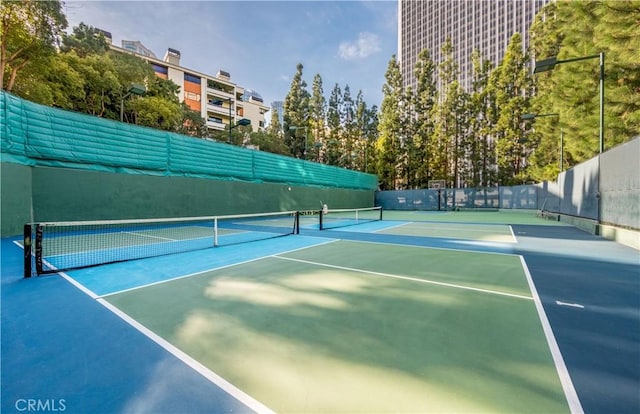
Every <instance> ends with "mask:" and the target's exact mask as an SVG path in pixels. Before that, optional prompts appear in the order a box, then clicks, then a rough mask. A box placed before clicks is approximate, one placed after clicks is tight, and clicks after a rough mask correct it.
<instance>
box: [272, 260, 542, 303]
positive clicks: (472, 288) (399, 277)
mask: <svg viewBox="0 0 640 414" xmlns="http://www.w3.org/2000/svg"><path fill="white" fill-rule="evenodd" d="M273 257H274V258H276V259H282V260H290V261H292V262H299V263H306V264H311V265H314V266H321V267H330V268H332V269H340V270H348V271H351V272H358V273H367V274H370V275H376V276H383V277H388V278H392V279H401V280H410V281H412V282H419V283H426V284H430V285H438V286H445V287H450V288H454V289H462V290H471V291H474V292H481V293H489V294H492V295H499V296H508V297H511V298H517V299H525V300H533V298H532V297H530V296H524V295H517V294H515V293H507V292H499V291H497V290H489V289H481V288H474V287H471V286H464V285H456V284H453V283H445V282H436V281H435V280H428V279H419V278H415V277H409V276H400V275H393V274H390V273H382V272H373V271H370V270H363V269H356V268H353V267H345V266H337V265H332V264H327V263H319V262H312V261H309V260H301V259H293V258H291V257H284V256H279V255H274V256H273Z"/></svg>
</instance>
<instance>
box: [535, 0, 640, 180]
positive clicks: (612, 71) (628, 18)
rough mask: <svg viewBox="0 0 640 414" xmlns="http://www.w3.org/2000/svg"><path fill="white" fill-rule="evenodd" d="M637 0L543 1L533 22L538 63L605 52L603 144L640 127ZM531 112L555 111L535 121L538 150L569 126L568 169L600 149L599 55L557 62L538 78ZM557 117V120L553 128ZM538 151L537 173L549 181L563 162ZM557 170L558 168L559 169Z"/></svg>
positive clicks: (628, 135) (550, 145) (552, 142)
mask: <svg viewBox="0 0 640 414" xmlns="http://www.w3.org/2000/svg"><path fill="white" fill-rule="evenodd" d="M639 19H640V1H638V0H633V1H631V0H624V1H598V2H553V3H550V4H548V5H547V6H545V7H544V8H543V9H542V10H541V12H540V13H539V14H538V16H537V17H536V20H535V22H534V24H533V25H532V27H531V47H532V51H533V53H534V55H535V57H536V59H537V60H541V59H544V58H546V57H549V56H558V59H559V60H564V59H572V58H579V57H586V56H591V55H598V54H599V53H601V52H603V53H604V54H605V57H606V59H605V88H604V90H605V105H604V109H605V112H604V115H605V122H604V144H605V149H607V148H611V147H612V146H614V145H616V144H619V143H622V142H625V141H627V140H629V139H631V138H632V137H633V136H635V135H636V134H637V131H638V130H640V93H639V92H640V54H639V53H640V52H639V49H638V46H637V45H638V44H639V42H640V25H638V21H640V20H639ZM534 79H535V81H536V85H537V94H536V97H535V98H534V100H533V103H532V105H533V108H534V112H538V113H557V114H559V117H558V119H557V120H549V119H545V120H536V122H535V126H534V128H533V129H534V134H535V135H534V136H535V137H536V139H537V140H538V141H539V147H544V148H557V147H558V140H559V135H560V131H564V138H565V139H564V143H565V146H564V158H565V162H566V167H571V166H573V165H575V164H577V163H579V162H582V161H584V160H586V159H589V158H591V157H593V156H595V155H596V154H597V153H598V151H599V130H600V125H599V113H600V108H599V80H600V73H599V65H598V59H597V58H594V59H590V60H585V61H581V62H575V63H567V64H562V65H558V66H556V67H555V69H554V70H553V71H550V72H546V73H540V74H537V75H536V76H535V77H534ZM556 121H557V125H556ZM552 154H553V155H554V157H553V158H554V159H551V158H549V157H544V156H542V155H541V154H536V156H535V157H532V162H533V163H535V164H534V165H532V171H535V172H536V173H535V174H536V177H537V178H538V177H540V178H546V179H551V178H555V177H553V174H554V172H555V170H554V168H550V167H547V164H548V163H549V162H552V163H553V164H552V165H553V166H556V165H558V166H559V162H558V158H557V155H556V154H558V151H553V152H552ZM558 168H559V167H558Z"/></svg>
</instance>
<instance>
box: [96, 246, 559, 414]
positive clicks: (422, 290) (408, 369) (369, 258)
mask: <svg viewBox="0 0 640 414" xmlns="http://www.w3.org/2000/svg"><path fill="white" fill-rule="evenodd" d="M531 286H532V284H531V281H530V276H529V274H528V270H527V269H526V266H525V264H524V261H523V260H522V259H521V257H520V256H516V255H506V254H495V253H478V252H463V251H453V250H445V249H432V248H424V247H413V246H400V245H393V244H377V243H368V242H356V241H344V240H341V241H332V242H327V243H324V244H320V245H317V246H313V247H311V248H304V249H299V250H295V251H292V252H288V253H280V254H275V255H271V256H267V257H264V258H261V259H257V260H253V261H248V262H245V263H242V264H236V265H231V266H227V267H222V268H219V269H216V270H211V271H207V272H204V273H200V274H197V275H193V276H190V277H186V278H182V279H178V280H172V281H167V282H165V283H160V284H153V285H150V286H146V287H140V288H137V289H132V290H128V291H123V292H120V293H114V294H112V295H107V296H105V297H104V300H106V301H108V302H109V303H110V304H111V305H113V306H115V307H117V308H118V309H120V310H121V311H122V312H124V313H125V314H126V315H128V317H130V318H132V319H133V320H135V321H137V323H140V324H141V325H143V326H144V327H145V328H146V329H148V330H149V331H151V332H153V333H154V335H157V336H158V337H159V338H160V339H158V341H160V342H163V341H166V342H167V343H168V344H170V345H171V346H174V347H176V348H178V349H179V350H181V351H182V352H184V353H185V354H187V355H188V356H189V357H190V358H193V359H194V360H196V361H198V363H200V364H202V365H203V366H204V367H206V368H208V369H209V370H211V371H212V372H214V373H216V374H217V375H219V376H220V377H222V378H224V379H225V380H226V381H228V382H229V383H230V384H233V387H237V389H238V390H241V392H242V393H246V394H248V395H250V396H251V397H252V398H254V399H256V400H257V401H259V402H260V403H261V404H264V405H265V406H266V407H269V409H271V410H274V411H276V412H283V413H288V412H289V413H290V412H313V413H316V412H343V413H345V412H350V413H353V412H359V413H373V412H405V413H406V412H456V413H459V412H492V413H498V412H505V413H514V412H520V413H521V412H544V413H557V412H569V411H570V408H569V403H568V400H571V396H570V395H565V392H564V390H563V386H564V387H565V388H566V384H564V383H563V381H562V380H561V378H564V377H566V371H565V370H564V365H563V364H560V366H556V364H555V363H554V361H556V362H557V355H556V351H554V349H555V348H554V346H555V340H554V339H553V337H552V335H551V336H550V334H549V330H548V329H547V328H546V327H547V326H548V322H547V320H546V316H545V315H544V313H543V312H542V311H541V309H542V307H541V305H540V302H539V298H538V297H537V294H536V293H535V291H532V290H531V289H532V288H531Z"/></svg>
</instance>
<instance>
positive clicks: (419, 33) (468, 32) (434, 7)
mask: <svg viewBox="0 0 640 414" xmlns="http://www.w3.org/2000/svg"><path fill="white" fill-rule="evenodd" d="M549 1H552V0H398V62H399V64H400V70H401V72H402V79H403V82H404V86H405V87H406V86H411V87H413V88H415V85H416V81H415V77H414V74H413V71H414V68H415V64H416V61H417V58H418V54H419V53H420V52H421V51H422V50H423V49H425V48H426V49H428V50H429V53H430V54H431V58H432V59H433V61H434V62H435V63H436V64H439V63H440V62H442V60H443V59H442V53H441V48H442V45H443V43H444V42H445V40H446V39H447V38H451V42H452V44H453V53H454V59H455V60H456V62H457V63H458V65H459V70H460V83H461V85H462V87H463V88H465V89H466V90H470V88H471V74H472V72H473V66H472V63H471V53H472V52H473V50H474V49H478V50H479V51H480V52H481V54H482V57H483V58H484V59H489V60H490V61H491V62H492V63H493V64H494V66H497V65H498V64H499V63H500V61H501V60H502V57H503V56H504V53H505V51H506V49H507V45H508V44H509V40H510V39H511V36H512V35H513V34H514V33H516V32H517V33H520V34H522V39H523V44H522V47H523V50H524V49H525V48H527V47H528V45H529V36H528V31H529V26H531V23H533V19H534V17H535V15H536V13H537V12H538V10H540V9H541V8H542V7H543V6H544V5H545V4H546V3H548V2H549Z"/></svg>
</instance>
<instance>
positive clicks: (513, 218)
mask: <svg viewBox="0 0 640 414" xmlns="http://www.w3.org/2000/svg"><path fill="white" fill-rule="evenodd" d="M383 218H384V219H385V220H407V221H432V222H451V223H485V224H490V223H495V224H535V225H548V226H558V225H559V226H566V225H567V224H565V223H561V222H557V221H552V220H545V219H542V218H540V217H536V214H535V211H531V210H522V211H518V210H499V211H497V210H486V211H483V210H473V211H403V210H391V211H389V210H385V211H384V213H383Z"/></svg>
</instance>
